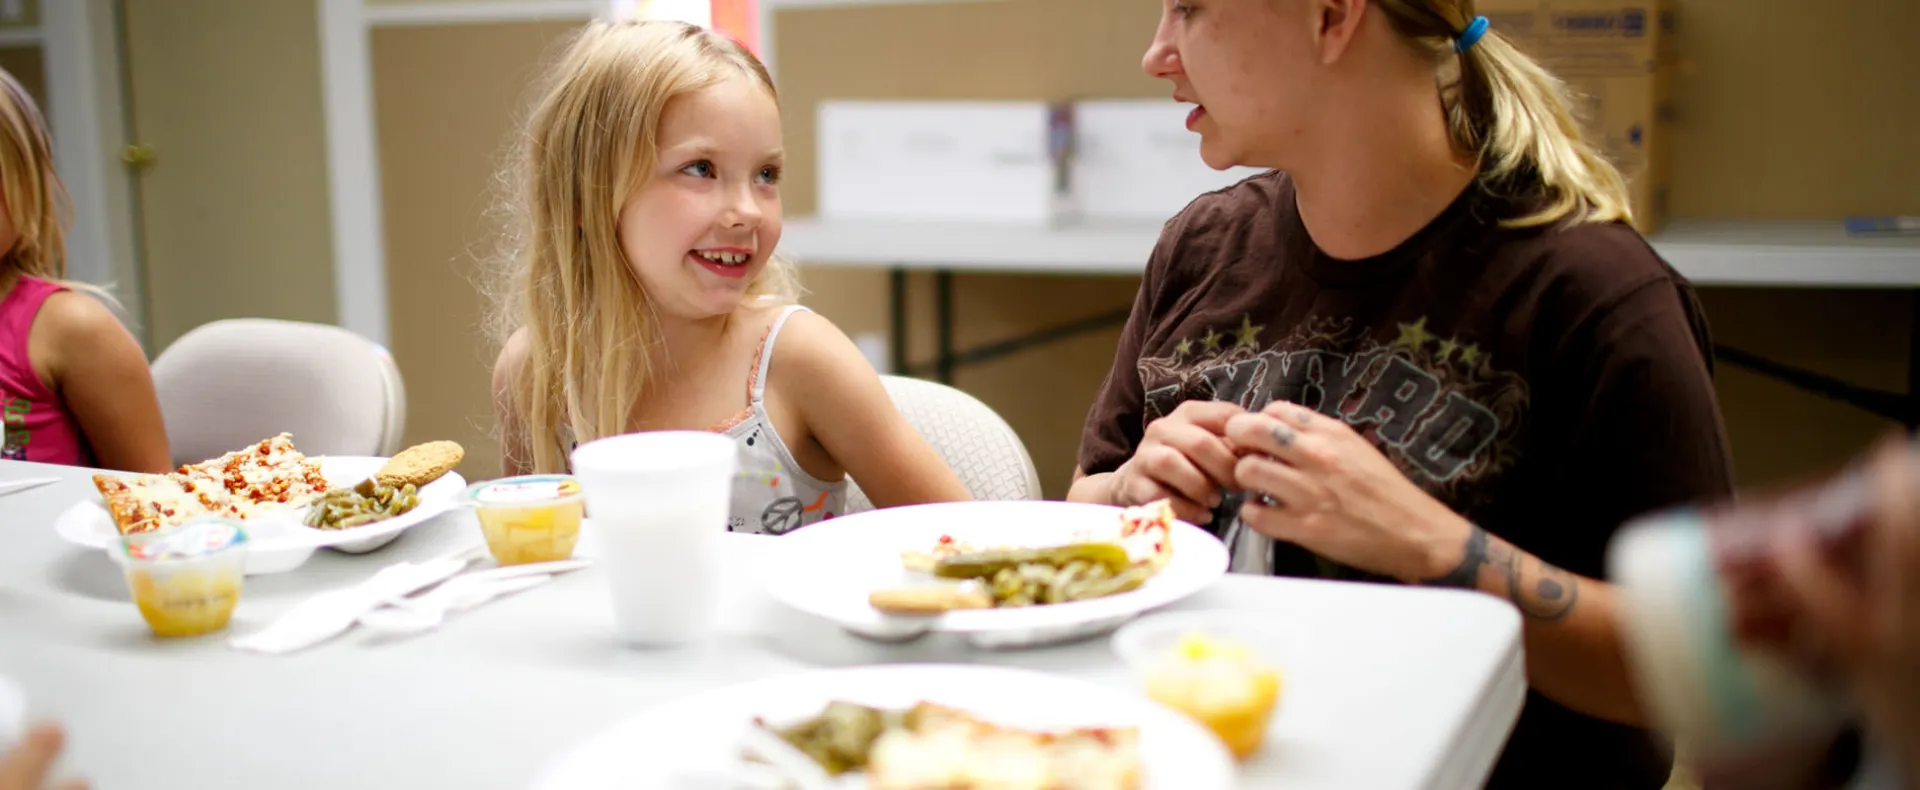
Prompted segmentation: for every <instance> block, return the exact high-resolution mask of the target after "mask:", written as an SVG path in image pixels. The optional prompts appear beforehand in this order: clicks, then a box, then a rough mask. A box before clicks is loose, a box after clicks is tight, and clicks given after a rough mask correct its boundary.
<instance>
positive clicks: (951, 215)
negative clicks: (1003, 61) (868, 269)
mask: <svg viewBox="0 0 1920 790" xmlns="http://www.w3.org/2000/svg"><path fill="white" fill-rule="evenodd" d="M1053 116H1054V113H1053V110H1052V108H1050V107H1049V106H1048V105H1047V104H1045V103H1043V102H960V101H838V100H830V101H825V102H821V104H820V117H819V152H820V156H819V172H820V179H819V183H820V215H821V216H823V217H831V218H835V219H877V220H908V221H913V220H919V221H934V222H941V221H949V222H1005V223H1019V224H1036V225H1038V224H1046V223H1049V222H1051V221H1052V219H1053V217H1054V214H1055V207H1054V203H1055V195H1056V192H1057V191H1058V190H1057V182H1058V178H1057V176H1056V171H1055V165H1054V161H1055V157H1054V155H1053V153H1052V151H1051V148H1052V144H1051V143H1050V136H1049V133H1050V131H1051V125H1052V123H1053V121H1054V117H1053Z"/></svg>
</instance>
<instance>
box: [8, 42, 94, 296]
mask: <svg viewBox="0 0 1920 790" xmlns="http://www.w3.org/2000/svg"><path fill="white" fill-rule="evenodd" d="M0 194H4V195H5V197H6V201H7V218H8V219H10V220H12V221H13V230H14V232H15V233H16V234H18V237H17V238H16V239H15V240H14V242H13V248H12V249H9V250H6V251H5V254H4V256H0V285H5V284H6V283H7V282H9V281H11V280H12V279H13V278H14V277H15V276H17V275H21V274H24V275H29V276H32V277H38V278H40V279H42V280H51V281H53V282H56V283H60V284H61V285H65V286H68V287H73V288H80V289H82V290H86V291H90V292H94V293H99V291H98V290H97V289H95V288H94V287H93V286H88V285H85V284H81V283H68V282H66V277H67V223H68V222H70V221H72V218H73V199H72V198H70V197H69V196H68V195H67V185H66V183H65V182H63V181H61V180H60V174H59V173H56V172H54V169H53V141H52V140H51V139H50V137H49V135H48V134H47V121H46V119H45V118H43V117H41V115H40V108H39V106H38V105H36V104H35V103H34V101H33V96H32V95H30V94H28V93H27V89H26V88H23V87H21V86H20V82H19V80H16V79H14V77H13V75H12V74H9V73H7V71H6V70H4V69H0Z"/></svg>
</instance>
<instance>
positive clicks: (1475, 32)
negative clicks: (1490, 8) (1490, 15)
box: [1453, 16, 1487, 54]
mask: <svg viewBox="0 0 1920 790" xmlns="http://www.w3.org/2000/svg"><path fill="white" fill-rule="evenodd" d="M1486 34H1487V18H1486V17H1484V16H1476V17H1474V18H1473V21H1472V22H1468V23H1467V29H1465V30H1462V31H1460V35H1457V36H1454V37H1453V51H1455V52H1459V53H1463V54H1464V53H1465V52H1466V51H1467V50H1469V49H1473V45H1475V44H1478V43H1480V37H1481V36H1484V35H1486Z"/></svg>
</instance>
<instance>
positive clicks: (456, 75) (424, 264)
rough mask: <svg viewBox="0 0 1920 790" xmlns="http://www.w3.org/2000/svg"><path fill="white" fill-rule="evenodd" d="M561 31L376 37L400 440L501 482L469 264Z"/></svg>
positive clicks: (495, 27)
mask: <svg viewBox="0 0 1920 790" xmlns="http://www.w3.org/2000/svg"><path fill="white" fill-rule="evenodd" d="M573 28H574V26H573V25H570V24H557V23H539V24H532V23H515V24H486V25H460V26H450V27H397V28H383V29H378V30H375V31H374V34H373V38H372V46H373V67H374V68H373V73H374V98H375V102H376V104H375V108H374V109H375V113H376V117H377V118H378V119H379V138H378V141H379V146H380V167H381V192H382V195H381V203H382V206H383V210H384V212H385V217H384V222H385V225H386V231H387V288H388V294H389V298H388V301H389V305H390V308H389V309H390V310H391V324H390V326H391V333H392V348H393V354H394V359H395V361H397V362H398V363H399V365H400V371H401V374H402V375H404V376H405V377H406V380H407V390H408V397H409V402H410V405H411V408H410V409H409V414H408V419H407V439H408V441H410V442H417V441H427V440H432V439H452V440H455V441H458V442H460V443H461V444H463V445H465V446H466V447H467V448H468V454H467V458H468V460H467V461H466V462H465V464H463V465H462V466H461V473H462V474H464V475H466V476H467V477H469V478H475V479H482V478H488V477H494V476H497V475H498V474H499V469H500V464H499V452H498V444H497V443H496V441H495V440H494V434H493V423H494V420H493V407H492V402H491V400H490V399H489V397H488V388H489V373H490V371H491V370H492V366H493V352H494V350H495V349H494V348H493V347H492V346H491V345H490V344H488V343H487V342H486V340H485V338H484V336H483V335H482V333H481V320H482V308H483V302H482V299H481V297H480V294H479V292H478V291H477V290H476V279H477V277H476V275H477V274H478V261H479V259H480V257H481V256H484V255H486V254H487V253H488V251H489V250H488V248H489V245H490V243H491V242H492V239H491V237H490V230H491V228H490V227H489V225H488V223H487V221H486V219H485V216H484V214H485V212H486V210H487V208H488V204H489V200H490V199H491V197H492V196H491V195H490V194H489V192H488V189H489V185H490V180H491V177H492V176H493V175H494V172H495V170H496V169H497V167H498V165H499V162H500V155H501V154H502V146H503V143H504V142H505V140H506V138H507V135H508V132H509V131H510V129H511V128H512V125H513V119H514V118H515V116H516V114H517V113H518V112H519V110H520V108H521V106H522V104H523V98H525V97H524V95H523V94H525V93H526V91H527V85H528V82H529V81H530V80H531V79H532V78H533V76H534V67H535V65H536V63H537V62H539V61H540V60H541V56H542V53H544V52H545V51H546V50H547V49H548V48H549V47H550V46H551V45H552V44H553V43H554V42H555V41H556V40H557V39H559V38H561V37H562V36H564V35H565V34H567V33H568V32H569V31H570V30H572V29H573Z"/></svg>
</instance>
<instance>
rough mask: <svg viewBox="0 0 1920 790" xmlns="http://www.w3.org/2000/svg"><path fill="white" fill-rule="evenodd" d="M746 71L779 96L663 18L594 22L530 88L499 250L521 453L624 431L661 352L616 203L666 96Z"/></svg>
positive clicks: (541, 461) (763, 293) (549, 453)
mask: <svg viewBox="0 0 1920 790" xmlns="http://www.w3.org/2000/svg"><path fill="white" fill-rule="evenodd" d="M742 77H744V78H747V79H751V80H753V81H754V83H755V84H757V85H759V86H760V87H762V88H764V89H765V90H766V91H767V94H768V95H769V96H773V97H774V98H775V100H776V101H778V96H777V93H776V92H775V90H774V86H773V80H772V78H771V77H770V76H769V75H768V74H767V70H766V67H765V66H763V65H762V64H761V63H760V61H759V60H758V59H756V58H755V57H754V56H753V54H752V53H750V52H748V51H747V50H746V49H745V48H743V47H741V46H740V45H739V44H737V43H735V42H733V41H732V40H729V39H727V38H726V37H724V36H721V35H717V34H715V33H711V32H709V31H706V30H704V29H701V28H699V27H696V26H693V25H688V24H684V23H680V22H670V21H639V22H617V23H616V22H604V21H601V22H595V23H592V24H591V25H589V26H588V27H586V28H585V29H584V30H582V31H581V32H580V33H579V35H578V36H577V37H576V38H575V39H574V40H573V41H572V43H571V44H570V45H568V46H567V48H566V50H565V51H564V52H563V53H562V54H561V55H560V57H559V59H558V61H557V62H556V63H555V64H554V66H553V68H552V69H551V71H550V74H549V76H548V79H547V81H546V82H545V83H544V84H543V85H542V86H540V87H539V88H538V90H539V94H538V95H539V98H538V99H537V100H536V101H535V102H534V103H533V107H532V110H531V112H530V114H529V115H528V116H527V118H526V120H525V123H524V128H523V130H522V134H521V135H520V136H519V137H518V138H516V139H517V140H518V142H517V143H516V146H517V149H516V150H514V151H513V152H512V153H511V154H510V163H509V166H508V170H507V171H506V172H505V173H504V174H503V180H504V181H505V182H506V185H505V188H506V195H507V203H508V205H507V206H505V212H504V213H505V215H506V220H507V223H508V227H507V228H506V233H505V238H506V248H507V249H506V250H505V251H504V253H503V255H502V256H501V257H500V263H501V264H503V269H504V271H503V272H502V276H500V277H499V278H498V280H500V281H501V285H502V287H500V288H497V289H496V295H495V296H496V298H495V311H494V321H493V324H494V326H493V329H494V332H495V334H496V340H497V341H499V342H502V343H504V342H505V340H506V339H507V338H508V337H509V336H511V335H512V333H513V332H514V331H515V330H516V329H521V328H524V329H525V330H526V335H527V340H528V344H527V356H526V360H525V363H524V364H523V365H522V366H521V368H520V370H519V371H518V374H517V378H516V380H515V381H514V382H513V388H512V392H513V399H514V403H513V405H514V407H515V410H516V413H517V415H518V416H519V417H520V418H521V421H522V426H523V428H524V430H522V431H521V432H520V434H521V436H522V437H524V438H523V440H522V441H523V444H522V446H520V447H510V448H508V453H509V454H510V455H512V457H513V458H514V460H516V461H524V462H529V463H528V465H529V466H530V467H531V468H532V469H534V470H536V471H541V472H555V471H560V470H563V469H565V468H566V464H567V461H566V459H567V454H568V452H569V451H570V447H568V446H567V442H568V440H569V439H571V440H573V441H578V442H580V443H585V442H588V441H592V440H594V439H597V438H601V437H605V436H614V435H618V434H622V433H626V432H627V431H628V430H629V428H630V425H629V423H630V420H631V418H632V414H633V409H634V406H635V404H636V403H637V402H638V401H639V399H640V398H641V397H642V396H643V395H644V394H645V393H646V392H647V390H648V389H649V386H650V385H651V384H652V383H653V382H654V381H655V377H656V375H658V374H659V372H660V370H661V368H662V366H663V362H664V360H662V359H661V358H660V357H661V351H660V349H661V348H662V346H661V343H660V334H659V327H658V323H657V319H656V317H655V314H654V309H653V305H652V303H651V301H650V300H649V298H648V295H647V293H646V291H645V289H643V288H642V287H641V285H640V282H639V279H638V278H637V276H636V275H635V274H634V271H633V267H632V266H631V265H630V262H629V261H628V260H627V256H626V254H625V252H623V251H622V248H621V246H620V238H619V216H620V210H621V207H623V206H625V205H626V204H627V201H628V200H629V199H630V198H631V197H632V196H633V195H635V194H636V193H637V192H638V191H639V190H640V189H641V188H642V187H643V186H645V184H646V182H647V179H648V178H649V175H650V174H651V173H652V172H653V170H654V168H655V167H656V165H657V164H658V163H657V162H656V157H657V156H658V152H659V139H658V134H659V129H660V120H661V116H662V115H663V114H664V113H665V111H666V108H667V105H668V103H669V102H671V101H672V100H673V99H674V98H675V97H678V96H682V95H685V94H688V93H692V92H694V91H698V90H701V89H703V88H706V87H709V86H711V85H714V84H717V83H720V82H722V81H724V80H727V79H736V78H742ZM798 290H799V289H798V283H797V277H796V276H795V273H794V271H793V267H792V265H791V264H789V263H788V262H786V261H783V260H781V259H779V258H774V259H772V260H770V261H769V262H768V263H767V265H766V266H765V267H764V268H763V269H762V271H761V272H760V274H759V275H757V276H756V278H755V279H754V281H753V282H751V283H749V284H748V289H747V293H748V299H749V300H755V299H770V300H774V301H780V302H786V303H791V302H793V301H795V300H797V298H798Z"/></svg>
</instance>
